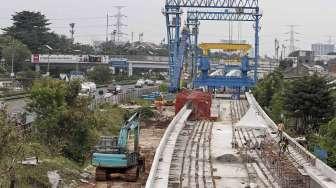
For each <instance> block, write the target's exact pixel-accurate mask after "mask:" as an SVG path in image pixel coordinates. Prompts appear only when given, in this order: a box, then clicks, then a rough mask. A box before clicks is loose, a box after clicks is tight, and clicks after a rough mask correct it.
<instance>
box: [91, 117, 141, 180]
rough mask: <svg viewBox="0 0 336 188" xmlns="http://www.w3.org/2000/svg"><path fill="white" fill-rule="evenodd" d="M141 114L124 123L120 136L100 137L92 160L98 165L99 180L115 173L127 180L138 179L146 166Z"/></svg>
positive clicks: (97, 178)
mask: <svg viewBox="0 0 336 188" xmlns="http://www.w3.org/2000/svg"><path fill="white" fill-rule="evenodd" d="M139 116H140V115H139V114H138V113H135V114H134V115H132V116H131V117H130V118H129V119H128V120H127V121H126V122H125V123H124V125H123V126H122V128H121V130H120V133H119V137H111V136H102V137H101V138H100V140H99V142H98V144H97V145H96V146H95V148H94V151H93V153H92V160H91V164H92V165H93V166H95V167H96V180H97V181H106V180H108V179H109V178H110V177H111V175H114V174H118V175H119V176H121V178H122V179H125V180H126V181H137V179H138V177H139V173H140V171H141V170H143V166H144V160H143V158H142V157H141V156H140V152H139V133H140V117H139ZM130 140H131V141H132V140H133V146H132V144H130V143H129V142H131V141H130ZM132 147H133V148H132Z"/></svg>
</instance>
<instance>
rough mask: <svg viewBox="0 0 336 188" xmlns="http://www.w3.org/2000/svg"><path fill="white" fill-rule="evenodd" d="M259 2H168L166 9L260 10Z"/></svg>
mask: <svg viewBox="0 0 336 188" xmlns="http://www.w3.org/2000/svg"><path fill="white" fill-rule="evenodd" d="M258 4H259V3H258V0H166V8H174V7H186V8H237V9H239V8H242V9H258V8H259V6H258Z"/></svg>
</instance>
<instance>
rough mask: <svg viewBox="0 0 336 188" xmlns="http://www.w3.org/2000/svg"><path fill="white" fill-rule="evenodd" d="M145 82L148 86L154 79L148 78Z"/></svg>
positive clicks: (152, 83) (151, 84)
mask: <svg viewBox="0 0 336 188" xmlns="http://www.w3.org/2000/svg"><path fill="white" fill-rule="evenodd" d="M145 84H146V85H148V86H153V85H154V81H153V80H150V79H147V80H145Z"/></svg>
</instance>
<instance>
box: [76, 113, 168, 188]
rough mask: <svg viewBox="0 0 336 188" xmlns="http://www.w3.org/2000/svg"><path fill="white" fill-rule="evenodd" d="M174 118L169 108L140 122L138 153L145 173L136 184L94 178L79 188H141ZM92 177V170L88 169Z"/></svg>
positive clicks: (119, 180)
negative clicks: (152, 117)
mask: <svg viewBox="0 0 336 188" xmlns="http://www.w3.org/2000/svg"><path fill="white" fill-rule="evenodd" d="M173 116H174V113H173V109H172V108H171V107H168V108H166V109H165V110H164V111H163V112H162V113H158V114H157V116H156V117H155V118H154V119H153V120H148V121H146V122H142V124H141V130H140V152H141V155H142V156H144V157H145V172H144V173H142V174H141V175H140V178H139V179H138V181H137V182H125V181H124V180H121V179H112V180H111V181H108V182H96V181H95V180H94V178H92V179H91V180H89V182H88V183H84V184H82V185H80V186H79V187H80V188H141V187H144V185H145V184H146V180H147V177H148V174H149V172H150V168H151V166H152V161H153V158H154V155H155V150H156V148H157V147H158V145H159V143H160V140H161V138H162V136H163V134H164V132H165V130H166V128H167V126H168V125H169V123H170V121H171V120H172V118H173ZM90 169H91V170H90V172H91V171H92V172H91V173H92V175H94V170H95V169H94V168H90Z"/></svg>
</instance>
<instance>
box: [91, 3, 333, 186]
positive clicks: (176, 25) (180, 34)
mask: <svg viewBox="0 0 336 188" xmlns="http://www.w3.org/2000/svg"><path fill="white" fill-rule="evenodd" d="M162 12H163V15H164V16H165V18H166V26H167V34H168V35H167V37H168V40H167V41H168V47H169V52H170V56H169V92H171V93H175V95H176V96H175V100H174V107H175V109H173V108H172V107H170V108H167V107H165V105H163V104H159V103H158V102H157V101H155V102H154V103H155V106H156V109H157V110H160V113H159V114H161V116H160V117H159V118H158V120H159V119H161V118H167V116H164V115H163V114H164V113H162V109H164V111H166V112H170V113H173V114H174V115H172V116H171V117H170V119H169V118H168V119H169V121H167V122H166V123H162V122H160V121H158V120H157V121H158V122H160V123H154V124H155V125H152V126H143V127H142V126H140V127H141V130H140V133H139V136H136V137H135V138H136V139H139V140H138V141H136V144H137V142H139V148H137V149H136V150H135V151H136V152H139V156H143V157H144V158H143V159H141V161H139V162H138V163H137V164H135V166H138V167H137V168H138V171H139V169H142V170H140V171H141V172H142V173H141V172H140V173H138V175H139V174H140V176H139V178H138V179H135V181H136V182H133V183H125V182H123V181H121V182H122V183H120V182H118V181H113V180H110V181H107V182H104V181H106V180H107V178H108V179H110V178H112V174H111V173H112V171H111V173H109V172H110V171H107V170H106V172H105V173H104V174H103V178H102V180H103V182H100V183H99V182H98V181H97V184H94V185H95V186H96V187H146V188H163V187H171V188H182V187H183V188H186V187H197V188H198V187H210V188H215V187H221V188H224V187H227V188H239V187H242V188H247V187H251V188H253V187H255V188H257V187H265V188H266V187H279V188H280V187H281V188H322V187H323V188H325V187H328V188H332V187H336V172H335V171H334V170H333V169H332V168H330V167H328V166H327V165H326V164H325V163H323V162H322V161H321V160H319V159H318V158H317V157H315V156H314V155H313V154H311V153H310V152H309V151H307V150H306V149H305V148H304V147H303V146H302V145H300V144H299V143H298V142H297V141H296V140H295V139H293V138H292V137H290V136H289V135H287V134H286V133H285V132H283V130H282V129H280V128H279V126H278V125H277V124H275V123H274V121H273V120H272V119H271V118H270V117H269V116H268V115H267V114H266V113H265V111H264V110H263V109H262V108H261V107H260V105H259V104H258V102H257V101H256V99H255V98H254V96H253V94H252V93H251V92H250V91H251V89H252V88H253V87H255V85H256V84H257V82H258V80H259V79H260V75H259V72H258V67H259V66H260V64H259V58H260V55H259V31H260V29H261V28H260V21H261V19H262V14H261V7H259V3H258V0H244V1H238V0H237V1H235V0H233V1H224V0H223V1H202V0H194V1H192V0H182V1H176V0H166V1H165V5H164V9H163V11H162ZM203 22H242V23H245V24H249V23H250V24H251V23H252V25H253V30H252V31H250V32H251V33H253V35H254V41H253V45H252V44H248V43H246V42H244V41H243V40H236V41H235V40H232V39H230V40H227V41H224V42H217V43H207V42H203V43H201V44H199V41H198V40H199V39H198V38H199V36H198V35H199V30H200V29H201V26H202V23H203ZM230 38H231V37H230ZM251 48H253V52H254V53H253V54H251V53H249V51H250V50H251ZM214 52H218V53H219V55H222V56H221V57H220V58H221V60H220V61H219V62H220V63H219V64H217V65H216V67H215V68H213V66H212V64H213V62H214V61H215V60H214V58H213V53H214ZM223 54H229V55H226V56H223ZM217 61H218V60H217ZM185 75H188V76H185ZM182 82H185V83H187V84H186V85H185V86H182V84H181V83H182ZM186 87H187V88H189V89H187V88H186ZM130 121H132V120H130ZM130 121H128V122H130ZM101 160H102V161H101V163H98V164H96V163H94V164H95V165H94V166H96V167H97V168H100V167H99V166H100V165H102V164H103V163H104V161H103V160H106V161H107V160H109V159H108V157H107V156H106V159H101ZM110 162H113V163H114V162H115V161H112V159H111V161H110ZM106 163H107V162H106ZM141 165H142V166H144V168H143V167H139V166H141ZM99 173H100V172H97V170H96V180H101V174H99ZM125 174H126V175H125ZM125 174H124V176H127V177H128V178H129V177H130V175H129V174H128V172H125ZM97 176H98V177H97ZM127 177H126V179H127ZM112 179H113V178H112Z"/></svg>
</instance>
